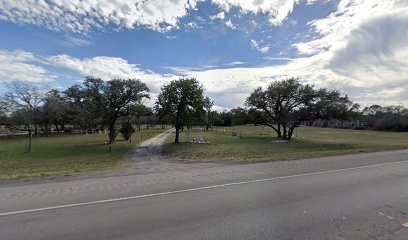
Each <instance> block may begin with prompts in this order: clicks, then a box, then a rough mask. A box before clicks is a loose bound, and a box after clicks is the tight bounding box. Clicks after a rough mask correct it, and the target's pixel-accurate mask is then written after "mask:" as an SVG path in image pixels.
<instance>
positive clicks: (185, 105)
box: [156, 78, 205, 143]
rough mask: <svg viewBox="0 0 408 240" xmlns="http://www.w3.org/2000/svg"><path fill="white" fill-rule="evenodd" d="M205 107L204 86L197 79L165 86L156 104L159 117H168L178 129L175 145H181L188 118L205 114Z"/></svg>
mask: <svg viewBox="0 0 408 240" xmlns="http://www.w3.org/2000/svg"><path fill="white" fill-rule="evenodd" d="M204 106H205V98H204V96H203V86H202V85H201V84H199V83H198V81H197V80H196V79H195V78H180V79H178V80H173V81H171V82H170V83H169V84H166V85H164V86H163V87H162V88H161V93H160V94H159V96H158V98H157V102H156V110H157V112H158V114H159V116H168V117H169V118H170V120H171V123H172V124H173V126H174V127H175V128H176V137H175V140H174V142H175V143H179V132H180V129H182V128H183V126H185V124H186V122H185V121H187V120H188V119H187V117H186V116H188V115H190V116H191V114H198V113H203V112H204Z"/></svg>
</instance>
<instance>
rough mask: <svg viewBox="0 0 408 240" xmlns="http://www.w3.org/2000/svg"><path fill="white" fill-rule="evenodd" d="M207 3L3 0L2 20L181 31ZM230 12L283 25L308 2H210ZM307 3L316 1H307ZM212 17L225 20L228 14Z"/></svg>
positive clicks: (76, 28)
mask: <svg viewBox="0 0 408 240" xmlns="http://www.w3.org/2000/svg"><path fill="white" fill-rule="evenodd" d="M203 1H205V0H170V1H169V0H148V1H146V0H121V1H112V0H49V1H44V0H19V1H11V0H0V19H2V20H7V21H11V22H14V23H26V24H33V25H38V26H43V27H46V28H49V29H52V30H57V31H71V32H77V33H86V32H90V31H91V30H92V29H100V30H105V29H107V28H108V26H114V28H118V29H121V28H127V29H132V28H134V27H137V26H145V27H147V28H150V29H153V30H156V31H160V32H167V31H170V30H172V29H175V28H178V27H179V26H178V22H179V20H180V19H181V18H183V17H185V16H186V15H188V13H189V11H191V10H195V9H196V8H197V5H198V3H199V2H203ZM208 1H209V2H212V3H213V4H215V5H217V6H219V7H220V8H222V9H223V10H224V11H225V12H229V11H230V9H231V8H232V7H237V8H239V9H240V10H241V11H242V12H243V13H255V14H257V13H265V14H268V16H269V20H270V23H271V24H272V25H281V24H282V23H283V21H284V20H285V19H286V18H287V17H288V15H289V14H290V13H291V12H292V11H293V8H294V6H295V5H296V4H298V3H299V2H301V1H305V0H267V1H265V0H251V1H250V0H208ZM306 2H307V3H313V1H310V0H307V1H306ZM224 11H222V12H220V13H218V14H217V15H214V16H210V18H211V19H221V20H223V19H224V18H225V12H224Z"/></svg>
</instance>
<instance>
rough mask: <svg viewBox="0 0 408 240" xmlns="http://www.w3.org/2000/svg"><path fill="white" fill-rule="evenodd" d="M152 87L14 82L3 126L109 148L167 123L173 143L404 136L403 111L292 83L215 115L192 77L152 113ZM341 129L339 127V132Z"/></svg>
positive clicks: (173, 87) (173, 86)
mask: <svg viewBox="0 0 408 240" xmlns="http://www.w3.org/2000/svg"><path fill="white" fill-rule="evenodd" d="M149 98H150V95H149V88H148V87H147V86H146V84H145V83H143V82H141V81H140V80H137V79H113V80H110V81H103V80H102V79H100V78H95V77H87V78H86V79H85V80H84V81H83V83H82V84H75V85H73V86H71V87H69V88H67V89H65V90H64V91H61V90H58V89H52V90H50V91H48V92H44V91H41V90H40V89H38V88H35V87H33V86H30V85H25V84H19V83H15V84H13V85H11V86H10V90H9V91H8V92H7V93H6V94H5V95H4V96H3V97H2V98H0V125H2V126H5V127H6V128H7V129H8V130H10V131H13V130H20V131H26V132H27V133H28V134H27V135H28V137H29V138H30V143H31V138H32V136H33V135H50V134H51V133H54V132H55V133H66V132H72V131H80V132H82V133H95V132H100V131H107V132H108V136H109V144H113V143H114V142H115V139H116V137H117V135H118V134H119V133H122V135H123V136H124V137H125V138H126V139H129V138H130V137H131V134H132V133H133V132H134V131H135V129H134V128H133V126H137V127H139V130H140V126H141V125H142V124H147V125H155V124H162V125H163V124H171V125H173V126H174V127H175V129H176V136H175V142H176V143H178V142H179V133H180V131H183V130H184V128H185V127H187V128H188V127H191V126H203V127H205V129H206V130H208V129H210V128H211V127H212V126H232V125H244V124H259V125H265V126H269V127H270V128H272V129H273V130H274V131H275V132H276V135H277V137H279V138H283V139H291V138H292V135H293V132H294V129H295V128H296V127H299V126H300V125H301V124H305V123H308V122H313V121H321V122H323V123H324V122H328V121H333V120H336V121H361V122H364V123H365V125H364V126H357V127H356V126H354V128H369V129H374V130H388V131H408V110H407V109H406V108H404V107H402V106H387V107H381V106H379V105H373V106H370V107H365V108H363V109H360V105H359V104H357V103H354V102H353V101H351V100H350V99H349V97H348V96H347V95H345V94H342V93H341V92H340V91H338V90H329V89H326V88H320V89H317V88H315V87H314V86H313V85H310V84H302V83H301V82H300V81H299V80H298V79H295V78H290V79H286V80H281V81H274V82H272V83H271V84H270V85H269V86H268V87H267V88H265V89H263V88H257V89H255V90H254V91H253V92H252V93H251V94H250V95H249V96H248V97H247V99H246V101H245V103H244V107H238V108H234V109H231V110H229V111H221V112H219V111H214V110H212V107H213V101H212V100H211V99H210V98H208V97H205V96H204V87H203V86H202V85H201V84H200V83H199V82H198V81H197V80H196V79H195V78H180V79H177V80H173V81H171V82H169V83H167V84H165V85H163V86H162V88H161V92H160V94H159V95H158V97H157V100H156V101H155V105H154V107H152V108H149V107H146V106H145V105H144V102H145V100H147V99H149ZM342 127H344V126H342Z"/></svg>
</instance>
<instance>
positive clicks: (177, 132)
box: [174, 126, 180, 143]
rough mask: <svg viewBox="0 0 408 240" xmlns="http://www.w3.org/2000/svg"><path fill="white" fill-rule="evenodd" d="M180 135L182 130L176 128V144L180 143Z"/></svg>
mask: <svg viewBox="0 0 408 240" xmlns="http://www.w3.org/2000/svg"><path fill="white" fill-rule="evenodd" d="M179 133H180V128H179V127H178V126H176V139H175V140H174V143H179Z"/></svg>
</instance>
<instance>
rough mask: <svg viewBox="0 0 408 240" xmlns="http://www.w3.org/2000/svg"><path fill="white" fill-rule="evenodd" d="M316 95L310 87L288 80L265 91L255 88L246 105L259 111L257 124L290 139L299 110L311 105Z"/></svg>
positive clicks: (273, 84) (279, 82) (274, 84)
mask: <svg viewBox="0 0 408 240" xmlns="http://www.w3.org/2000/svg"><path fill="white" fill-rule="evenodd" d="M315 96H316V93H315V91H314V90H313V87H312V86H311V85H302V84H301V83H300V82H299V81H298V80H297V79H294V78H290V79H287V80H283V81H275V82H273V83H271V84H270V85H269V86H268V88H267V89H266V90H263V89H262V88H257V89H256V90H255V91H254V92H253V93H252V94H251V95H250V96H249V97H248V98H247V100H246V104H247V105H248V106H249V107H252V108H254V109H256V110H257V111H259V122H257V123H259V124H262V125H266V126H269V127H271V128H272V129H273V130H275V132H276V133H277V136H278V137H279V138H283V139H291V138H292V134H293V130H294V129H295V128H296V127H298V126H299V122H300V114H299V110H300V109H301V108H304V107H307V106H309V105H311V103H312V102H313V100H314V99H315Z"/></svg>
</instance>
